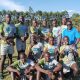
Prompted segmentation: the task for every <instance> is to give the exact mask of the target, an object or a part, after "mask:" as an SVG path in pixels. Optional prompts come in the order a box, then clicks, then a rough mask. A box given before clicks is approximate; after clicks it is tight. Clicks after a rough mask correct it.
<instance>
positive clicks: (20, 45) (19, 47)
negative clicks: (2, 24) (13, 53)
mask: <svg viewBox="0 0 80 80" xmlns="http://www.w3.org/2000/svg"><path fill="white" fill-rule="evenodd" d="M16 48H17V51H21V50H26V41H24V42H23V41H21V40H20V39H17V40H16Z"/></svg>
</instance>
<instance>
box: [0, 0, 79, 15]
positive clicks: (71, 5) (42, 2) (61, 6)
mask: <svg viewBox="0 0 80 80" xmlns="http://www.w3.org/2000/svg"><path fill="white" fill-rule="evenodd" d="M29 6H31V7H32V8H33V10H34V11H37V10H41V11H47V12H48V11H53V12H56V11H60V12H61V11H64V10H66V11H68V13H69V15H70V16H71V15H72V14H73V13H79V14H80V0H0V10H3V9H4V10H11V11H12V10H17V11H28V9H29Z"/></svg>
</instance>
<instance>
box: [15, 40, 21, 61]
mask: <svg viewBox="0 0 80 80" xmlns="http://www.w3.org/2000/svg"><path fill="white" fill-rule="evenodd" d="M21 46H22V42H21V40H20V39H16V49H17V52H18V59H19V53H20V52H21Z"/></svg>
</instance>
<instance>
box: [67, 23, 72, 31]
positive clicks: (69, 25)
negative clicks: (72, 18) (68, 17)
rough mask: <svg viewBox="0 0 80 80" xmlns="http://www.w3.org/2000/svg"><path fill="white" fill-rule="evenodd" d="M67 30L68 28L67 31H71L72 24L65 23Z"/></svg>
mask: <svg viewBox="0 0 80 80" xmlns="http://www.w3.org/2000/svg"><path fill="white" fill-rule="evenodd" d="M67 28H68V30H71V29H72V23H71V22H67Z"/></svg>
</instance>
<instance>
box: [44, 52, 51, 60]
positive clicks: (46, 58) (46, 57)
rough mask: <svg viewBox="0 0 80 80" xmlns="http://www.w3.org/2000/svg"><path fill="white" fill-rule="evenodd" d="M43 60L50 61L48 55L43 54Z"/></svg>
mask: <svg viewBox="0 0 80 80" xmlns="http://www.w3.org/2000/svg"><path fill="white" fill-rule="evenodd" d="M44 58H45V60H46V61H49V59H50V55H49V53H45V54H44Z"/></svg>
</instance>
